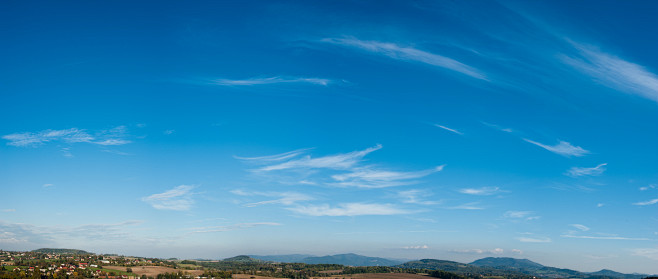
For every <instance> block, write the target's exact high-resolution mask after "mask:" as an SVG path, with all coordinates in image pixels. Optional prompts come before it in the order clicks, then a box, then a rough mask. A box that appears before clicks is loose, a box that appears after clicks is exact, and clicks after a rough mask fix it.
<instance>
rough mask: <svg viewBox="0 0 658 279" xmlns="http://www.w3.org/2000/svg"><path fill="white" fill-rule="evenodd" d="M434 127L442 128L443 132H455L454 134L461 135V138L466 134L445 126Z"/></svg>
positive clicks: (437, 125)
mask: <svg viewBox="0 0 658 279" xmlns="http://www.w3.org/2000/svg"><path fill="white" fill-rule="evenodd" d="M434 126H435V127H438V128H441V129H443V130H446V131H449V132H453V133H455V134H458V135H460V136H463V135H464V133H462V132H460V131H458V130H456V129H452V128H448V127H446V126H443V125H439V124H434Z"/></svg>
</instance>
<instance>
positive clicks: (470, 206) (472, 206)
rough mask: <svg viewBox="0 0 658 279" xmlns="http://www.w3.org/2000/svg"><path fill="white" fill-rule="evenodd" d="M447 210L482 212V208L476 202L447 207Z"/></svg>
mask: <svg viewBox="0 0 658 279" xmlns="http://www.w3.org/2000/svg"><path fill="white" fill-rule="evenodd" d="M448 209H464V210H483V209H485V208H484V207H482V206H480V203H478V202H469V203H465V204H461V205H457V206H451V207H448Z"/></svg>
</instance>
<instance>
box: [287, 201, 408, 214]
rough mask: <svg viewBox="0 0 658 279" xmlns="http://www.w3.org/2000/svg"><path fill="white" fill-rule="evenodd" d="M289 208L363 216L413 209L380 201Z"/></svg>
mask: <svg viewBox="0 0 658 279" xmlns="http://www.w3.org/2000/svg"><path fill="white" fill-rule="evenodd" d="M288 210H290V211H292V212H295V213H298V214H303V215H309V216H334V217H336V216H361V215H400V214H410V213H412V212H411V211H408V210H405V209H401V208H398V207H396V206H394V205H392V204H378V203H358V202H357V203H344V204H339V205H338V206H336V207H331V206H329V205H326V204H325V205H309V206H297V207H291V208H288Z"/></svg>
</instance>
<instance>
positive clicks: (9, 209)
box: [2, 208, 16, 212]
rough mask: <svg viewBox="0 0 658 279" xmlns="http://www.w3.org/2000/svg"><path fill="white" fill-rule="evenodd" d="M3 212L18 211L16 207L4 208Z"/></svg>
mask: <svg viewBox="0 0 658 279" xmlns="http://www.w3.org/2000/svg"><path fill="white" fill-rule="evenodd" d="M2 212H16V209H14V208H8V209H3V210H2Z"/></svg>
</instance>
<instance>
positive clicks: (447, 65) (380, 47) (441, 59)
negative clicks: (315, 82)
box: [321, 38, 489, 81]
mask: <svg viewBox="0 0 658 279" xmlns="http://www.w3.org/2000/svg"><path fill="white" fill-rule="evenodd" d="M321 41H322V42H325V43H330V44H334V45H340V46H344V47H350V48H357V49H361V50H364V51H367V52H370V53H374V54H379V55H384V56H387V57H389V58H392V59H396V60H402V61H413V62H421V63H425V64H429V65H432V66H437V67H440V68H444V69H448V70H452V71H456V72H459V73H462V74H465V75H467V76H470V77H473V78H476V79H480V80H486V81H489V80H488V78H487V76H486V75H485V74H483V73H482V72H481V71H480V70H478V69H476V68H474V67H471V66H469V65H466V64H464V63H461V62H459V61H457V60H455V59H452V58H448V57H445V56H441V55H438V54H434V53H430V52H426V51H422V50H419V49H416V48H413V47H403V46H399V45H396V44H393V43H385V42H377V41H362V40H359V39H356V38H326V39H323V40H321Z"/></svg>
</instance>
